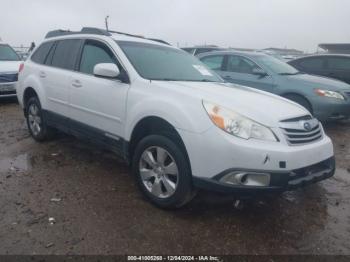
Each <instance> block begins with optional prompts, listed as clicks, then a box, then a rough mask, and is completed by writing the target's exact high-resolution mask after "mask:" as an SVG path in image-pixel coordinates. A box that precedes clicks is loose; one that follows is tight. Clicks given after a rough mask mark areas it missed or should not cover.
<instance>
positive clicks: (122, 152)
mask: <svg viewBox="0 0 350 262" xmlns="http://www.w3.org/2000/svg"><path fill="white" fill-rule="evenodd" d="M43 114H44V117H45V119H46V121H47V125H49V126H51V127H54V128H56V129H58V130H60V131H62V132H64V133H67V134H69V135H73V136H75V137H77V138H78V139H82V140H85V141H88V142H90V143H93V144H96V145H98V146H100V147H103V148H105V149H108V150H110V151H112V152H114V153H116V154H117V155H118V156H119V157H121V158H122V159H123V160H124V161H126V162H129V161H128V153H127V152H128V144H129V143H128V142H127V141H125V140H124V139H123V138H122V137H119V136H117V135H114V134H110V133H108V132H106V131H103V130H101V129H98V128H95V127H92V126H89V125H86V124H84V123H81V122H79V121H75V120H72V119H70V118H68V117H65V116H62V115H59V114H56V113H54V112H51V111H48V110H43Z"/></svg>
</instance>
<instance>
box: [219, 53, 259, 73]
mask: <svg viewBox="0 0 350 262" xmlns="http://www.w3.org/2000/svg"><path fill="white" fill-rule="evenodd" d="M255 68H260V67H259V66H257V65H256V64H255V63H254V62H253V61H251V60H249V59H246V58H244V57H241V56H234V55H230V56H228V59H227V68H226V71H228V72H235V73H241V74H252V73H253V69H255Z"/></svg>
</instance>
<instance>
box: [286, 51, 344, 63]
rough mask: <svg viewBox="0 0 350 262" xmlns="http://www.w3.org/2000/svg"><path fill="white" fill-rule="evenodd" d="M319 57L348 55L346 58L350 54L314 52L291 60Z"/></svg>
mask: <svg viewBox="0 0 350 262" xmlns="http://www.w3.org/2000/svg"><path fill="white" fill-rule="evenodd" d="M318 57H346V58H350V54H329V53H327V54H314V55H308V56H303V57H298V58H296V59H294V60H291V61H289V62H292V61H297V60H302V59H308V58H318Z"/></svg>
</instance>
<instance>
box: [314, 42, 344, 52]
mask: <svg viewBox="0 0 350 262" xmlns="http://www.w3.org/2000/svg"><path fill="white" fill-rule="evenodd" d="M318 46H319V47H320V48H322V49H323V50H325V51H326V52H328V53H331V54H350V44H345V43H344V44H319V45H318Z"/></svg>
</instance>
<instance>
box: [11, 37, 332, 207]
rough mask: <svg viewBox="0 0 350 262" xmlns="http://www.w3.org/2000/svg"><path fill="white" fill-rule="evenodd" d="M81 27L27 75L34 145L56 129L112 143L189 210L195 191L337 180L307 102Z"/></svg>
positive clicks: (153, 197) (42, 50)
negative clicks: (229, 80) (229, 79)
mask: <svg viewBox="0 0 350 262" xmlns="http://www.w3.org/2000/svg"><path fill="white" fill-rule="evenodd" d="M83 31H84V32H83ZM83 31H82V32H80V33H79V32H78V33H74V34H73V33H66V34H64V35H61V36H54V37H49V38H48V39H46V40H45V41H44V43H43V44H42V45H41V46H40V47H39V48H38V49H37V50H36V51H34V53H33V55H32V56H31V57H30V58H29V59H28V60H27V61H26V62H25V63H24V67H23V70H22V71H21V72H20V75H19V85H18V88H17V95H18V99H19V103H20V104H21V106H22V107H23V109H24V112H25V116H26V117H27V123H28V127H29V130H30V132H31V134H32V136H33V137H34V138H35V139H36V140H39V141H42V140H44V139H45V138H46V137H47V135H48V130H51V128H52V127H55V128H57V129H60V130H63V131H65V132H67V133H70V134H73V135H76V136H78V137H83V138H88V139H89V140H91V141H94V142H96V143H99V144H102V145H104V146H106V147H107V148H109V149H111V150H113V151H114V152H116V153H118V154H119V155H120V156H122V157H123V158H124V159H125V160H126V161H128V162H130V164H131V166H132V171H133V173H134V174H135V177H136V179H137V181H138V184H139V186H140V189H141V191H142V192H143V193H144V194H145V196H146V197H147V198H148V199H149V200H150V201H151V202H152V203H154V204H155V205H157V206H159V207H163V208H174V207H180V206H182V205H184V204H186V203H187V202H188V201H190V200H191V198H192V197H193V196H194V192H195V188H204V189H209V190H211V191H219V192H226V193H230V194H236V193H242V194H243V193H248V194H255V193H257V192H270V191H271V190H272V191H274V190H280V191H285V190H291V189H295V188H298V187H301V186H304V185H306V184H310V183H315V182H317V181H320V180H323V179H326V178H328V177H330V176H332V175H333V174H334V170H335V163H334V153H333V145H332V142H331V140H330V139H329V138H328V136H327V135H326V134H325V132H324V130H323V127H322V125H321V123H320V122H319V121H318V120H316V119H315V118H313V117H312V115H311V114H310V113H309V112H308V111H307V110H305V109H304V108H303V107H302V106H300V105H298V104H296V103H294V102H291V101H289V100H286V99H283V98H281V97H279V96H276V95H273V94H270V93H267V92H262V91H258V90H255V89H252V88H248V87H243V86H239V85H233V84H230V83H225V82H224V81H223V80H222V79H221V78H220V77H219V76H218V75H216V73H214V72H213V71H210V70H209V69H208V68H207V67H205V65H204V64H202V63H201V62H200V61H199V60H198V59H196V58H195V57H193V56H191V55H189V54H187V53H186V52H184V51H182V50H179V49H177V48H175V47H172V46H168V45H165V44H162V43H159V42H155V41H152V40H148V39H143V38H139V37H133V36H130V35H124V34H120V33H113V32H106V31H103V30H92V31H91V30H83ZM96 32H98V33H96ZM92 50H93V51H94V52H93V53H91V52H90V51H92ZM56 52H59V55H56ZM92 54H93V55H92ZM96 54H100V57H99V58H98V59H97V60H94V59H95V57H96ZM90 55H91V56H90ZM61 57H66V58H67V60H65V61H62V59H61ZM68 58H69V59H68ZM67 63H68V64H67ZM101 90H104V91H103V92H101Z"/></svg>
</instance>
